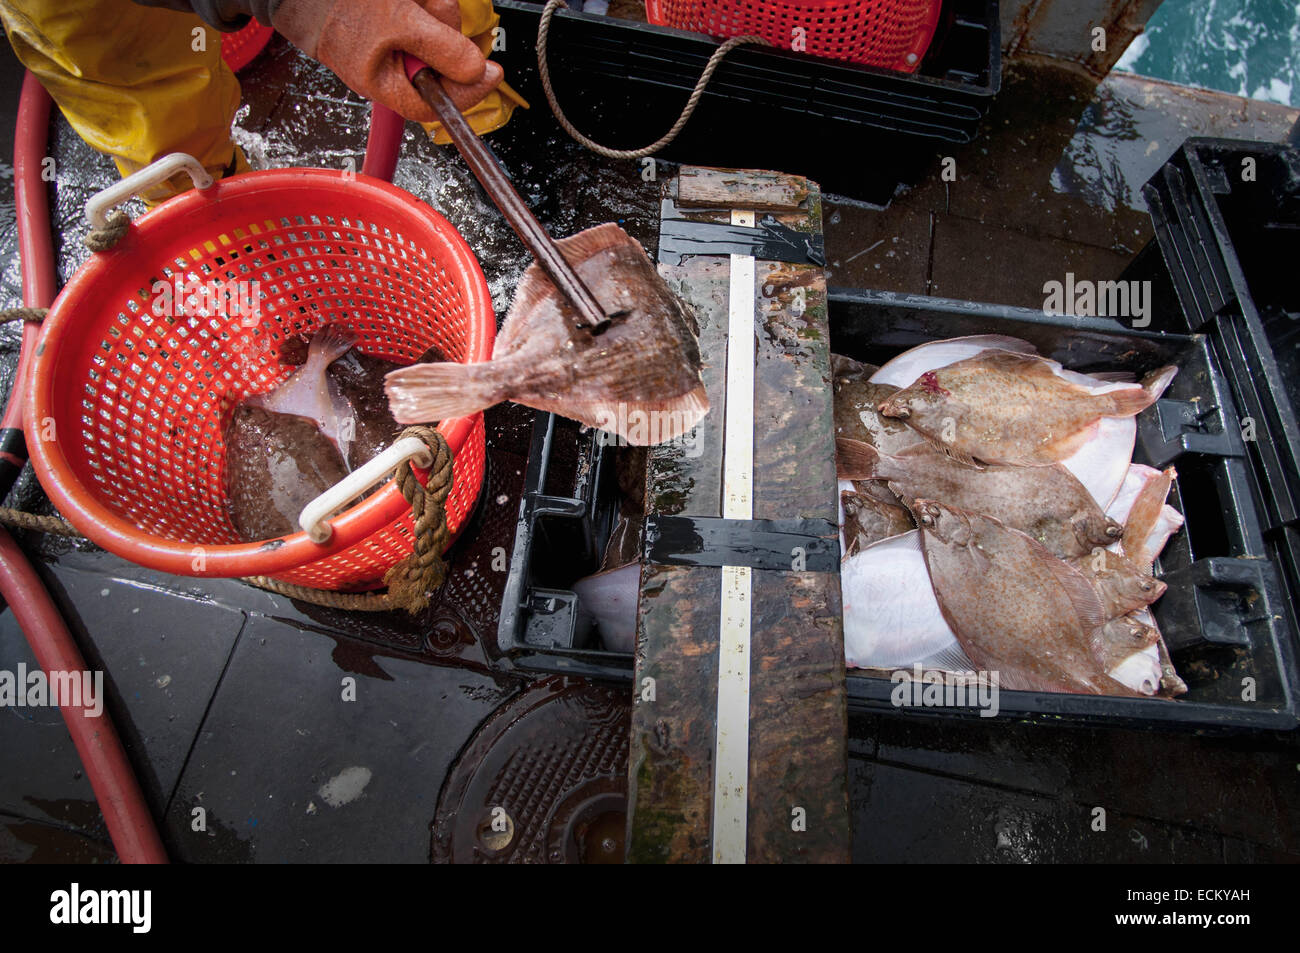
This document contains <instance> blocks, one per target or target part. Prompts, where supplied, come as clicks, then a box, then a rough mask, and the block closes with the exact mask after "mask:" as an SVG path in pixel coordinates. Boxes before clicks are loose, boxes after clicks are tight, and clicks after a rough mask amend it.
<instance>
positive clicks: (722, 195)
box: [628, 167, 849, 863]
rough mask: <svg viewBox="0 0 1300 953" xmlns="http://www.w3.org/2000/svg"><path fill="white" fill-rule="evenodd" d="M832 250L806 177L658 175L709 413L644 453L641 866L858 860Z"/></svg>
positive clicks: (667, 272)
mask: <svg viewBox="0 0 1300 953" xmlns="http://www.w3.org/2000/svg"><path fill="white" fill-rule="evenodd" d="M820 254H821V195H820V191H819V189H818V187H817V186H816V184H815V183H812V182H809V181H807V180H806V179H802V178H799V177H797V176H787V175H781V174H777V173H770V172H750V171H744V170H729V169H702V168H694V167H683V168H682V169H681V170H680V172H679V174H678V176H677V177H676V178H674V179H673V180H671V181H670V182H668V183H666V186H665V190H664V203H663V214H662V217H661V223H660V256H659V271H660V274H662V275H663V276H664V278H665V280H666V281H667V282H668V283H669V285H670V286H671V287H672V288H673V290H674V291H676V292H677V293H678V294H680V295H681V296H682V298H683V299H684V300H686V301H687V302H689V303H690V304H691V305H692V307H693V308H694V310H695V313H696V316H697V318H698V319H699V322H700V347H701V352H702V354H703V356H704V362H705V369H704V375H705V386H706V388H707V390H708V394H709V402H710V411H709V414H708V416H707V417H705V419H704V420H703V421H702V422H701V423H700V425H699V427H698V428H697V429H696V431H695V432H693V434H691V435H689V436H688V438H687V439H685V440H683V441H680V442H678V443H676V444H669V445H665V446H661V447H656V448H654V449H653V450H652V451H651V455H650V465H649V471H648V476H647V480H648V486H647V496H648V499H649V500H650V513H649V516H648V518H647V527H646V532H647V540H648V541H649V543H650V545H649V546H648V557H647V562H646V564H645V567H644V569H643V571H642V577H641V596H640V607H639V608H640V612H639V623H638V647H637V660H636V676H635V686H634V691H635V698H636V704H635V707H634V709H633V714H632V741H631V758H630V765H629V794H630V806H629V821H628V823H629V831H628V834H629V837H628V859H629V860H630V861H633V862H641V863H655V862H701V863H704V862H714V863H743V862H792V861H795V862H797V861H806V862H823V863H824V862H835V861H847V860H848V857H849V826H848V797H847V789H846V771H847V767H846V765H847V755H846V731H847V724H846V710H845V694H844V645H843V632H842V628H841V618H840V616H841V611H840V590H839V575H838V559H839V545H838V531H837V527H836V521H837V519H838V507H837V499H838V492H837V484H836V479H835V463H834V449H835V446H834V432H833V423H832V413H831V388H830V379H831V374H830V349H829V338H828V328H827V317H826V282H825V273H824V268H823V266H824V259H822V258H820V257H819V256H820ZM688 540H689V541H690V543H689V544H688V543H687V542H686V541H688ZM674 544H676V545H674Z"/></svg>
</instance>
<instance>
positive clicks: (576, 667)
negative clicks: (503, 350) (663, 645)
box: [492, 412, 632, 679]
mask: <svg viewBox="0 0 1300 953" xmlns="http://www.w3.org/2000/svg"><path fill="white" fill-rule="evenodd" d="M566 431H567V434H566ZM565 436H567V437H568V441H569V442H568V445H569V446H570V447H571V448H572V453H573V454H574V456H575V458H576V459H574V460H573V463H575V464H576V466H574V468H573V470H572V472H569V471H568V470H566V471H565V474H564V476H563V477H561V478H560V479H555V476H556V473H555V471H556V470H557V469H560V465H559V458H560V457H561V454H560V453H559V452H558V450H557V447H558V444H559V442H560V440H561V439H563V438H564V437H565ZM614 450H615V448H613V447H611V446H607V445H606V444H605V442H604V441H602V440H599V439H597V434H596V432H595V431H590V430H587V431H585V432H584V431H581V430H579V428H578V427H577V425H576V424H574V423H573V422H571V421H565V420H562V419H561V418H559V417H556V416H555V415H554V414H549V413H543V412H538V413H537V415H536V417H535V420H534V423H533V434H532V440H531V443H530V447H529V451H528V469H527V471H526V473H525V474H524V493H523V497H522V499H521V500H520V504H519V521H518V523H517V525H516V528H515V544H514V549H513V551H512V555H511V558H510V566H509V570H508V575H507V578H506V587H505V596H504V597H503V599H502V603H501V616H500V621H499V623H498V627H497V643H496V646H495V651H493V652H492V654H493V655H494V656H495V658H496V660H497V661H498V663H499V665H500V666H501V667H502V668H507V669H510V668H519V669H523V670H527V671H535V672H548V673H556V674H565V675H575V676H583V677H587V678H597V679H630V678H631V677H632V656H631V655H627V654H621V653H617V652H606V651H604V650H602V649H600V648H598V647H596V646H594V645H592V644H591V641H590V633H589V632H587V631H584V627H583V626H581V625H580V618H579V612H580V607H579V604H578V597H577V595H576V594H575V593H574V592H573V591H572V590H571V589H569V588H568V586H570V585H572V583H574V582H576V581H577V580H578V579H581V578H583V577H584V576H587V575H590V574H591V573H594V572H596V571H597V570H598V569H599V568H600V562H601V555H602V553H603V552H604V549H605V545H606V543H607V542H608V541H609V537H610V533H611V532H612V530H613V528H614V524H615V522H616V521H617V518H618V507H619V491H618V487H617V483H616V481H615V478H614V473H613V454H614ZM557 484H558V485H557Z"/></svg>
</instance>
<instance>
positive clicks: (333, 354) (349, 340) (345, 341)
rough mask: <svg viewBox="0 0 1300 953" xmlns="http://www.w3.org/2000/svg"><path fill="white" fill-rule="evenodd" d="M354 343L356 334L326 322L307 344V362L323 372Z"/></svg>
mask: <svg viewBox="0 0 1300 953" xmlns="http://www.w3.org/2000/svg"><path fill="white" fill-rule="evenodd" d="M356 343H357V338H356V335H355V334H353V333H352V332H351V331H349V330H348V329H347V328H344V327H340V326H339V325H337V324H328V325H326V326H325V327H323V328H321V329H320V330H319V331H317V332H316V333H315V334H314V335H313V336H312V339H311V343H310V344H309V345H307V363H308V364H312V365H314V367H315V368H316V369H317V370H319V371H321V372H322V373H323V372H324V370H325V368H326V367H328V366H329V365H331V364H333V363H334V362H335V361H337V360H338V359H339V358H340V357H342V356H343V355H344V354H346V353H347V352H348V349H349V348H351V347H352V345H354V344H356Z"/></svg>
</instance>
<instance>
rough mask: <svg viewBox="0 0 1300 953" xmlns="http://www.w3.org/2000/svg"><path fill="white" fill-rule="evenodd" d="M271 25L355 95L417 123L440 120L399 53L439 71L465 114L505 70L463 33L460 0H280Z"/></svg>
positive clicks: (497, 81) (498, 80)
mask: <svg viewBox="0 0 1300 953" xmlns="http://www.w3.org/2000/svg"><path fill="white" fill-rule="evenodd" d="M271 25H272V26H274V27H275V28H276V30H278V31H279V32H280V33H281V34H282V35H283V36H284V37H285V38H286V39H288V40H289V42H290V43H292V44H293V45H294V46H296V47H298V49H300V50H302V51H303V52H304V53H306V54H307V55H308V56H311V57H313V58H314V59H317V60H319V61H320V62H321V63H323V64H324V65H326V66H328V67H329V68H330V69H331V70H333V71H334V72H335V73H336V74H337V75H338V77H339V79H341V80H343V82H345V83H347V84H348V86H350V87H351V88H352V89H354V90H355V91H356V92H358V93H360V94H361V95H362V96H365V97H366V98H367V99H372V100H374V101H375V102H377V103H383V104H384V105H385V106H388V107H389V108H390V109H394V110H396V111H397V112H399V113H401V114H402V115H403V116H405V117H406V118H407V119H414V120H416V121H417V122H433V121H435V120H436V119H437V116H435V115H434V113H433V110H432V109H430V108H429V106H428V104H426V103H425V101H424V100H423V99H422V98H421V96H420V94H419V93H417V92H416V91H415V87H413V86H412V85H411V83H410V81H409V80H408V79H407V78H406V71H405V70H404V69H403V67H402V53H410V54H412V55H413V56H417V57H419V58H420V59H421V60H423V61H424V62H425V63H428V64H429V66H431V67H433V69H434V70H435V71H437V72H438V73H441V74H442V76H443V82H444V84H445V86H446V88H447V93H448V95H450V96H451V99H452V101H453V102H454V103H455V104H456V106H457V107H458V108H460V109H461V110H465V109H468V108H469V107H470V106H473V105H474V104H475V103H477V102H478V101H479V100H480V99H482V98H483V97H484V96H486V95H487V94H488V93H489V92H491V91H492V90H493V89H494V88H495V87H496V85H497V84H498V83H500V82H501V77H502V75H503V74H502V71H501V67H500V66H498V65H497V64H496V63H492V62H490V61H488V60H487V59H485V58H484V57H483V54H482V53H481V52H479V49H478V47H477V46H475V45H474V43H473V42H472V41H471V40H469V39H468V38H467V37H465V36H462V35H461V32H460V5H459V4H458V3H457V2H456V0H367V2H365V3H358V2H356V0H283V2H281V3H280V4H279V6H278V7H276V8H275V12H274V13H273V14H272V17H271Z"/></svg>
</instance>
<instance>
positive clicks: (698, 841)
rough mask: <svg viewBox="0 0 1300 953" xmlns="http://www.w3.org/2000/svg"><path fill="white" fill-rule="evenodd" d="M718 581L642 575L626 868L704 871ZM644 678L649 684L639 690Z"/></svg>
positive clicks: (686, 574)
mask: <svg viewBox="0 0 1300 953" xmlns="http://www.w3.org/2000/svg"><path fill="white" fill-rule="evenodd" d="M721 580H722V572H721V570H719V569H701V568H697V567H693V566H656V565H653V564H650V565H647V566H646V567H645V568H644V569H643V570H642V573H641V610H640V618H639V620H638V630H639V634H638V648H637V659H636V682H635V685H634V691H635V707H634V708H633V709H632V742H631V748H630V754H629V765H628V773H629V778H628V781H629V783H628V840H627V845H628V846H627V859H628V861H629V862H630V863H639V864H655V863H660V864H662V863H708V862H709V859H710V857H709V850H710V843H709V821H710V813H711V810H712V803H713V719H712V718H711V717H701V713H704V714H705V715H708V714H710V713H711V712H712V711H713V708H714V706H715V704H716V700H717V694H716V693H717V682H718V600H719V598H720V596H721V591H722V587H721ZM647 679H649V681H647Z"/></svg>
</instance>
